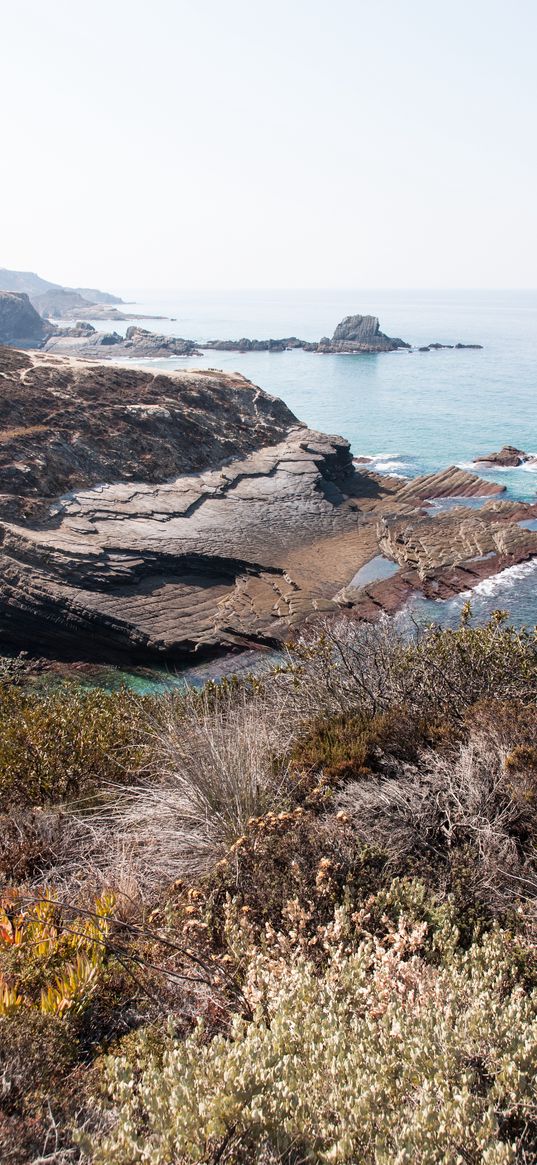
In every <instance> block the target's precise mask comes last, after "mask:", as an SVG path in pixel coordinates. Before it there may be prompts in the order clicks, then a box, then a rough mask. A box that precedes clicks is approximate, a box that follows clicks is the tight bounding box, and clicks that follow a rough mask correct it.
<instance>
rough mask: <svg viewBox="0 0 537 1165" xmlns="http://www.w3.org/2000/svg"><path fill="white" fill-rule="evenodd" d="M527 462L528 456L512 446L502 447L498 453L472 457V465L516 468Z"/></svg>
mask: <svg viewBox="0 0 537 1165" xmlns="http://www.w3.org/2000/svg"><path fill="white" fill-rule="evenodd" d="M527 460H528V454H527V453H524V452H523V451H522V449H516V448H515V446H514V445H504V446H503V448H502V449H500V450H499V452H498V453H486V454H482V455H481V456H480V457H474V465H501V466H503V467H510V466H512V467H513V468H516V466H517V465H523V464H524V462H525V461H527Z"/></svg>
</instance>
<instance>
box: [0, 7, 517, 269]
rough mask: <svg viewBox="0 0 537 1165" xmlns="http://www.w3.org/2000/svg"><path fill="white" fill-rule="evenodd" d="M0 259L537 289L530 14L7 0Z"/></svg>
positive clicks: (38, 264) (51, 265)
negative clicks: (83, 3)
mask: <svg viewBox="0 0 537 1165" xmlns="http://www.w3.org/2000/svg"><path fill="white" fill-rule="evenodd" d="M0 35H1V38H2V46H1V67H0V99H1V105H0V108H1V110H2V116H1V134H0V140H1V154H0V157H1V167H2V179H1V182H0V206H1V215H0V266H5V267H13V268H17V269H24V270H26V269H30V270H34V271H38V272H39V274H41V275H43V276H44V277H45V278H48V279H51V280H53V281H55V282H58V283H65V284H70V285H73V284H74V285H79V286H98V287H104V288H106V289H108V290H117V291H119V292H121V290H123V289H127V288H133V287H136V288H147V289H148V290H149V289H174V288H185V289H188V288H198V289H199V288H207V289H212V288H214V289H224V288H248V287H255V288H347V287H348V288H351V287H352V288H360V287H364V288H365V287H367V288H392V287H393V288H406V287H408V288H418V287H419V288H426V287H431V288H458V287H461V288H489V287H490V288H501V287H505V288H509V287H520V288H525V287H531V288H533V287H536V286H537V272H536V268H537V213H536V207H537V150H536V149H535V120H536V112H537V70H536V68H535V45H536V43H537V4H535V0H511V3H510V4H509V5H507V4H505V0H501V2H500V0H464V2H463V0H449V2H448V0H443V2H442V0H330V2H329V3H327V2H326V0H322V2H321V0H270V2H269V0H92V2H91V3H90V4H87V5H79V4H74V3H73V0H47V3H43V2H42V0H16V3H12V4H9V5H8V4H5V5H4V6H3V11H2V18H1V32H0Z"/></svg>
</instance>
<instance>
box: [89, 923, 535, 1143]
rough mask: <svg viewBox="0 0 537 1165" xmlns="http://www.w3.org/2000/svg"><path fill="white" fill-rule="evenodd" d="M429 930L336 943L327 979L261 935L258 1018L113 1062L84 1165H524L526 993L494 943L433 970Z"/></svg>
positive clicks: (529, 1123) (529, 1079) (528, 1084)
mask: <svg viewBox="0 0 537 1165" xmlns="http://www.w3.org/2000/svg"><path fill="white" fill-rule="evenodd" d="M425 931H426V927H425V924H423V923H422V924H418V925H412V924H410V923H405V922H404V920H403V921H400V923H399V926H398V928H397V930H394V929H392V931H391V932H390V933H388V936H387V937H386V938H385V939H383V940H382V941H380V940H379V939H374V938H365V939H363V940H362V941H361V943H360V944H359V945H358V946H357V947H356V948H355V949H354V950H352V949H351V947H350V946H348V945H346V944H345V943H344V942H343V941H342V940H340V941H335V939H334V941H333V942H332V944H331V951H330V952H329V954H328V959H327V961H326V962H325V963H324V964H323V969H322V970H320V968H319V965H317V966H315V964H314V963H313V962H312V961H310V959H308V957H307V956H305V955H304V954H298V955H296V957H295V959H294V960H292V959H290V958H289V948H288V945H287V944H286V942H285V941H282V942H280V943H279V944H278V942H274V936H272V939H271V940H270V941H269V942H268V944H267V947H266V949H265V951H264V952H261V953H260V952H259V951H258V952H257V953H255V954H252V957H251V963H250V966H249V972H248V976H247V982H246V992H247V994H248V996H249V999H250V1002H252V1003H253V1004H254V1005H255V1015H254V1019H253V1021H250V1022H247V1021H245V1020H243V1019H241V1018H239V1017H237V1018H235V1019H234V1021H233V1023H232V1027H231V1030H230V1033H229V1034H228V1035H218V1036H216V1037H214V1038H213V1039H211V1040H210V1041H209V1042H204V1037H203V1031H202V1030H201V1029H200V1030H198V1031H197V1032H196V1033H195V1034H194V1035H192V1036H191V1037H190V1038H188V1039H187V1040H186V1041H184V1042H177V1043H175V1042H173V1041H172V1040H171V1039H170V1043H169V1045H168V1046H167V1047H166V1049H165V1051H164V1054H163V1056H158V1057H156V1056H155V1055H154V1054H151V1053H150V1052H149V1050H146V1051H145V1052H144V1049H143V1047H142V1048H141V1049H140V1051H141V1057H140V1060H139V1062H138V1063H136V1062H133V1061H132V1059H131V1060H129V1059H127V1058H116V1059H112V1060H110V1061H109V1066H108V1081H109V1087H110V1093H111V1097H112V1099H113V1102H114V1108H115V1114H116V1119H115V1122H114V1124H113V1125H112V1127H111V1129H110V1128H109V1129H108V1131H107V1133H106V1134H105V1135H104V1137H103V1139H102V1140H101V1142H100V1144H98V1145H92V1146H88V1151H89V1153H90V1156H91V1159H92V1161H98V1162H101V1163H104V1165H112V1163H113V1165H127V1163H128V1165H131V1163H134V1162H147V1163H148V1165H149V1163H150V1165H165V1163H166V1165H178V1163H180V1162H200V1163H201V1162H216V1161H222V1162H224V1161H228V1162H231V1161H233V1162H241V1163H243V1162H262V1161H263V1162H266V1161H287V1162H306V1161H310V1162H319V1163H321V1162H334V1163H335V1162H341V1163H348V1165H358V1162H359V1163H360V1165H368V1163H375V1165H406V1163H408V1165H411V1163H412V1165H417V1163H422V1165H433V1163H435V1165H436V1163H438V1165H463V1163H464V1162H472V1163H473V1162H483V1163H486V1165H506V1163H508V1162H514V1161H530V1160H533V1159H534V1157H533V1156H532V1150H533V1151H534V1150H535V1142H534V1141H533V1140H532V1139H531V1136H530V1140H528V1136H529V1134H528V1129H531V1128H532V1127H533V1136H534V1135H535V1129H536V1120H537V1110H536V1093H535V1084H536V1079H537V995H536V994H535V993H533V994H527V993H525V992H524V990H523V988H522V987H521V986H520V985H517V983H516V980H515V976H514V974H513V970H512V967H513V958H512V953H511V954H510V942H511V940H510V939H509V937H508V936H507V935H506V934H505V933H503V932H501V931H499V930H496V931H494V932H493V933H491V934H490V935H489V936H488V937H486V938H485V939H484V940H483V941H482V942H481V943H476V944H474V945H473V946H472V947H471V948H470V950H469V951H468V952H466V953H461V952H458V953H455V954H449V955H448V957H447V959H446V962H445V964H444V965H442V966H440V967H435V966H432V965H431V963H430V962H428V961H426V959H425V957H424V954H425V952H424V945H423V944H424V940H425ZM335 933H336V931H333V935H335ZM530 1141H531V1143H530Z"/></svg>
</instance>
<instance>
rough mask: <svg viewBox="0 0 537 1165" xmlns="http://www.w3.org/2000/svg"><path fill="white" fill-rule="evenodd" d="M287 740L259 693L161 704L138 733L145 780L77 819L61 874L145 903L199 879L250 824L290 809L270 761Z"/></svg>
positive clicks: (283, 776) (285, 785) (285, 776)
mask: <svg viewBox="0 0 537 1165" xmlns="http://www.w3.org/2000/svg"><path fill="white" fill-rule="evenodd" d="M292 738H293V729H292V726H291V725H290V722H289V718H286V717H285V716H284V715H283V714H282V710H281V709H278V707H277V706H275V704H274V702H272V703H270V704H269V703H268V701H267V699H266V697H265V695H264V694H263V692H262V691H261V690H260V691H256V690H254V691H253V692H252V691H251V690H248V691H247V690H238V691H237V690H235V689H229V690H228V689H226V688H225V687H224V688H223V689H222V691H220V692H219V693H216V694H215V692H214V691H211V690H209V691H208V692H205V693H202V694H201V695H200V694H198V693H195V692H193V691H192V692H189V693H187V694H186V696H181V697H180V698H179V699H177V698H174V697H170V698H169V699H165V700H163V701H162V704H161V707H160V710H159V712H158V714H156V716H155V717H154V719H153V720H152V722H151V723H150V724H149V725H148V726H147V728H146V735H145V754H146V767H145V771H144V774H143V776H142V777H141V778H140V779H139V780H138V781H137V783H136V784H135V785H134V786H132V787H130V788H126V787H124V786H122V787H116V788H115V789H114V790H113V791H112V792H111V796H110V799H109V801H108V803H107V805H106V808H105V809H100V810H97V811H95V810H93V811H92V812H91V813H90V814H89V815H88V817H87V819H86V820H85V819H84V816H82V818H81V819H79V831H80V845H81V848H80V847H79V848H78V854H77V857H78V861H77V862H76V864H75V865H74V866H73V865H71V867H70V870H67V869H66V868H65V869H64V871H63V874H64V876H65V875H66V874H68V873H70V874H71V876H72V875H73V874H75V873H76V871H77V870H78V873H79V875H80V873H81V872H82V869H83V868H85V871H86V876H88V873H89V874H90V876H92V877H93V879H94V880H95V878H96V876H98V877H99V878H100V880H101V882H103V881H104V882H106V884H107V885H109V886H110V885H112V886H113V887H114V890H115V892H116V893H118V892H119V894H120V895H121V893H122V886H127V887H131V888H132V887H135V889H136V893H138V894H139V893H142V895H143V896H144V897H149V898H151V896H152V893H153V892H154V891H158V890H159V889H162V886H163V885H166V884H169V883H171V882H173V881H174V880H176V879H177V878H195V877H199V876H200V875H203V874H205V873H207V872H208V871H209V870H211V869H212V868H214V866H215V865H216V864H217V863H218V861H219V860H220V859H221V858H222V857H223V856H224V854H225V853H226V852H227V851H228V850H229V849H230V847H231V846H232V845H233V844H234V843H235V842H236V841H237V839H238V838H240V837H241V836H243V834H244V832H245V830H246V828H247V825H248V822H249V821H250V820H251V819H252V818H254V817H260V816H262V815H263V814H265V813H268V812H270V811H271V810H275V809H278V810H279V809H282V808H283V807H285V805H286V804H288V802H289V796H290V789H291V777H290V773H289V769H288V765H287V762H286V760H285V759H278V758H282V757H283V758H285V756H286V753H287V752H288V749H289V745H290V743H291V740H292ZM81 857H83V861H81V860H80V859H81ZM128 892H130V891H128ZM128 892H127V895H128Z"/></svg>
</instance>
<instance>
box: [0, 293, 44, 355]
mask: <svg viewBox="0 0 537 1165" xmlns="http://www.w3.org/2000/svg"><path fill="white" fill-rule="evenodd" d="M53 330H54V329H53V326H52V325H51V324H48V323H46V322H45V321H44V320H43V319H42V318H41V316H40V315H39V313H38V312H36V310H35V308H34V307H33V306H32V304H31V303H30V300H29V298H28V296H27V295H26V294H25V293H24V292H15V291H0V344H13V345H14V346H15V347H17V348H40V347H41V346H42V345H43V344H44V343H45V341H46V340H47V339H48V337H49V336H50V335H51V333H52V332H53Z"/></svg>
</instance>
